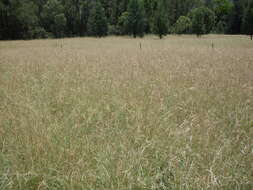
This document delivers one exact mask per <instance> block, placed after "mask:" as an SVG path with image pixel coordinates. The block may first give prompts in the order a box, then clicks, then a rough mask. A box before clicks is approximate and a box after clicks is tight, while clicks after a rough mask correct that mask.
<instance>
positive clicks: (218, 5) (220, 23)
mask: <svg viewBox="0 0 253 190" xmlns="http://www.w3.org/2000/svg"><path fill="white" fill-rule="evenodd" d="M232 8H233V3H232V2H231V1H230V0H214V1H213V10H214V13H215V15H216V21H215V32H217V33H225V32H226V31H227V23H228V18H229V14H230V12H231V11H232Z"/></svg>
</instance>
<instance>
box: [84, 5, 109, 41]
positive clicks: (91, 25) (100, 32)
mask: <svg viewBox="0 0 253 190" xmlns="http://www.w3.org/2000/svg"><path fill="white" fill-rule="evenodd" d="M88 29H89V30H88V34H89V35H91V36H97V37H102V36H106V35H107V21H106V16H105V11H104V8H103V7H102V4H101V3H100V2H99V1H95V2H94V3H93V5H92V9H91V12H90V15H89V19H88Z"/></svg>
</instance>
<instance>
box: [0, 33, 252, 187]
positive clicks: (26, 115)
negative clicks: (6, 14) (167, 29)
mask: <svg viewBox="0 0 253 190" xmlns="http://www.w3.org/2000/svg"><path fill="white" fill-rule="evenodd" d="M139 43H142V49H141V50H140V49H139ZM212 43H214V49H212V48H211V44H212ZM0 52H1V54H0V189H3V190H27V189H28V190H29V189H30V190H37V189H39V190H44V189H50V190H62V189H63V190H64V189H66V190H76V189H77V190H79V189H80V190H81V189H84V190H96V189H99V190H100V189H103V190H106V189H108V190H112V189H113V190H123V189H125V190H129V189H130V190H131V189H132V190H144V189H145V190H146V189H148V190H169V189H175V190H179V189H182V190H184V189H188V190H199V189H238V190H239V189H243V190H244V189H245V190H246V189H247V190H248V189H251V187H252V181H253V170H252V168H253V98H252V97H253V64H252V63H253V57H252V52H253V44H252V42H251V41H250V40H249V39H248V38H247V37H246V36H245V37H244V36H216V35H210V36H206V37H203V38H201V39H197V38H195V37H194V36H182V37H177V36H169V37H167V38H166V39H164V40H157V39H156V38H154V37H153V36H150V37H147V38H144V39H139V40H133V39H130V38H121V37H119V38H117V37H108V38H104V39H93V38H76V39H64V40H35V41H11V42H8V41H6V42H0Z"/></svg>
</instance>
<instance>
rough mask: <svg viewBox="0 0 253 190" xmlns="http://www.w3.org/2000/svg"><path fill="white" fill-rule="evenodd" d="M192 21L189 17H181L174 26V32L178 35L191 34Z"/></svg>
mask: <svg viewBox="0 0 253 190" xmlns="http://www.w3.org/2000/svg"><path fill="white" fill-rule="evenodd" d="M191 26H192V21H191V19H190V18H189V17H186V16H180V17H179V18H178V20H177V22H176V23H175V25H174V28H173V32H174V33H176V34H185V33H190V30H191Z"/></svg>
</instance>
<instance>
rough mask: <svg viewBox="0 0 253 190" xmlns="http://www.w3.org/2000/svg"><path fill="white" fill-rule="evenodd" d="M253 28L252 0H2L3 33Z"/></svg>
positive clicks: (74, 34)
mask: <svg viewBox="0 0 253 190" xmlns="http://www.w3.org/2000/svg"><path fill="white" fill-rule="evenodd" d="M208 33H216V34H247V35H250V36H251V39H252V34H253V1H252V0H22V1H20V0H0V39H1V40H12V39H38V38H63V37H81V36H96V37H102V36H106V35H131V36H133V37H137V36H140V37H142V36H144V35H145V34H157V35H158V36H159V37H160V38H162V37H163V36H164V35H166V34H196V35H197V36H201V35H203V34H208Z"/></svg>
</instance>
